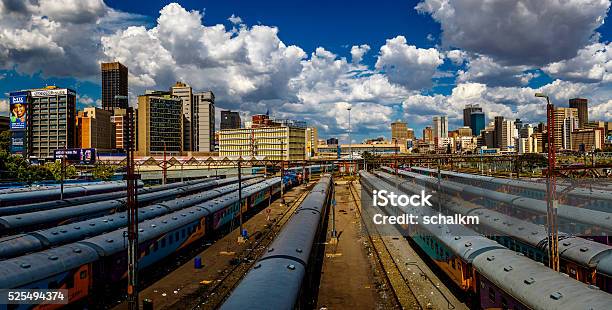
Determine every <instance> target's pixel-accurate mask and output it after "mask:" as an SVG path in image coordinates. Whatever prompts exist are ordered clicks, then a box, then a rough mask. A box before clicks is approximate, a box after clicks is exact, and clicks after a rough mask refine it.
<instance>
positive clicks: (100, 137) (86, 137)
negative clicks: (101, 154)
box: [76, 107, 115, 150]
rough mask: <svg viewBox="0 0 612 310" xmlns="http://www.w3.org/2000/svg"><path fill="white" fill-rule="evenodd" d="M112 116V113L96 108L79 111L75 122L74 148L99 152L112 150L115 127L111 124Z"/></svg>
mask: <svg viewBox="0 0 612 310" xmlns="http://www.w3.org/2000/svg"><path fill="white" fill-rule="evenodd" d="M112 115H113V114H112V112H110V111H106V110H102V109H99V108H96V107H89V108H85V109H83V111H79V113H78V116H77V120H76V126H77V143H76V146H77V147H79V148H96V149H100V150H110V149H112V148H114V147H115V143H114V142H115V141H114V140H115V126H114V125H113V123H112V122H111V116H112Z"/></svg>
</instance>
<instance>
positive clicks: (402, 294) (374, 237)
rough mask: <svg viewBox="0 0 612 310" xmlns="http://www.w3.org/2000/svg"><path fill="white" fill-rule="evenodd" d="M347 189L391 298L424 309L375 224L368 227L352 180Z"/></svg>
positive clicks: (399, 302) (404, 307) (405, 304)
mask: <svg viewBox="0 0 612 310" xmlns="http://www.w3.org/2000/svg"><path fill="white" fill-rule="evenodd" d="M349 191H350V193H351V197H352V198H353V200H354V203H355V206H357V207H356V208H355V209H356V210H357V212H358V213H359V217H360V218H361V221H362V223H363V227H364V228H365V230H366V234H367V235H368V239H369V240H370V244H372V247H373V248H374V253H375V254H376V258H377V260H378V262H379V263H380V267H381V269H382V271H383V274H384V275H385V282H386V284H387V285H388V286H389V287H390V288H391V290H390V291H391V293H392V295H393V298H394V299H395V301H396V302H397V304H398V305H399V307H400V308H402V309H426V307H424V306H423V305H422V304H421V303H420V301H419V299H418V298H417V297H416V294H415V293H414V291H413V290H412V288H411V287H410V284H409V283H408V279H407V278H406V277H405V276H404V274H403V273H402V270H401V268H400V267H399V264H398V263H397V261H396V260H395V258H394V257H393V255H392V254H391V251H390V250H389V248H388V247H387V244H386V243H385V241H384V239H383V238H382V235H381V234H380V232H379V231H378V229H377V228H376V227H375V226H373V227H371V228H373V229H371V228H368V225H367V223H366V222H365V220H364V218H363V215H362V213H361V210H360V207H358V206H359V200H358V199H357V197H360V195H359V194H358V193H357V190H356V189H355V188H354V185H353V182H350V185H349ZM360 198H361V197H360Z"/></svg>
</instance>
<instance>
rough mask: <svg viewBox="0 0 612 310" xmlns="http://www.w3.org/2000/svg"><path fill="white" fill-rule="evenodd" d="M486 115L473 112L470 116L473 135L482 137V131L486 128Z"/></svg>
mask: <svg viewBox="0 0 612 310" xmlns="http://www.w3.org/2000/svg"><path fill="white" fill-rule="evenodd" d="M485 124H486V123H485V114H484V113H483V112H472V114H470V125H469V126H470V128H471V129H472V135H474V136H478V135H480V131H481V130H483V129H484V128H485Z"/></svg>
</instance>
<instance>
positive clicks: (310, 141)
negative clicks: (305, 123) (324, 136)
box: [306, 127, 319, 158]
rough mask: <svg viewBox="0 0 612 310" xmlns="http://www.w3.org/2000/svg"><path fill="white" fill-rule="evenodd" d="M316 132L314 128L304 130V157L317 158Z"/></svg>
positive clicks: (317, 138) (317, 136)
mask: <svg viewBox="0 0 612 310" xmlns="http://www.w3.org/2000/svg"><path fill="white" fill-rule="evenodd" d="M318 140H319V135H318V130H317V128H316V127H308V128H306V157H307V158H311V157H315V156H317V153H318V152H317V149H318V143H317V142H318Z"/></svg>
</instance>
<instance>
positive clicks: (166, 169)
mask: <svg viewBox="0 0 612 310" xmlns="http://www.w3.org/2000/svg"><path fill="white" fill-rule="evenodd" d="M167 177H168V162H167V161H166V141H164V166H163V169H162V185H166V178H167Z"/></svg>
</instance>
